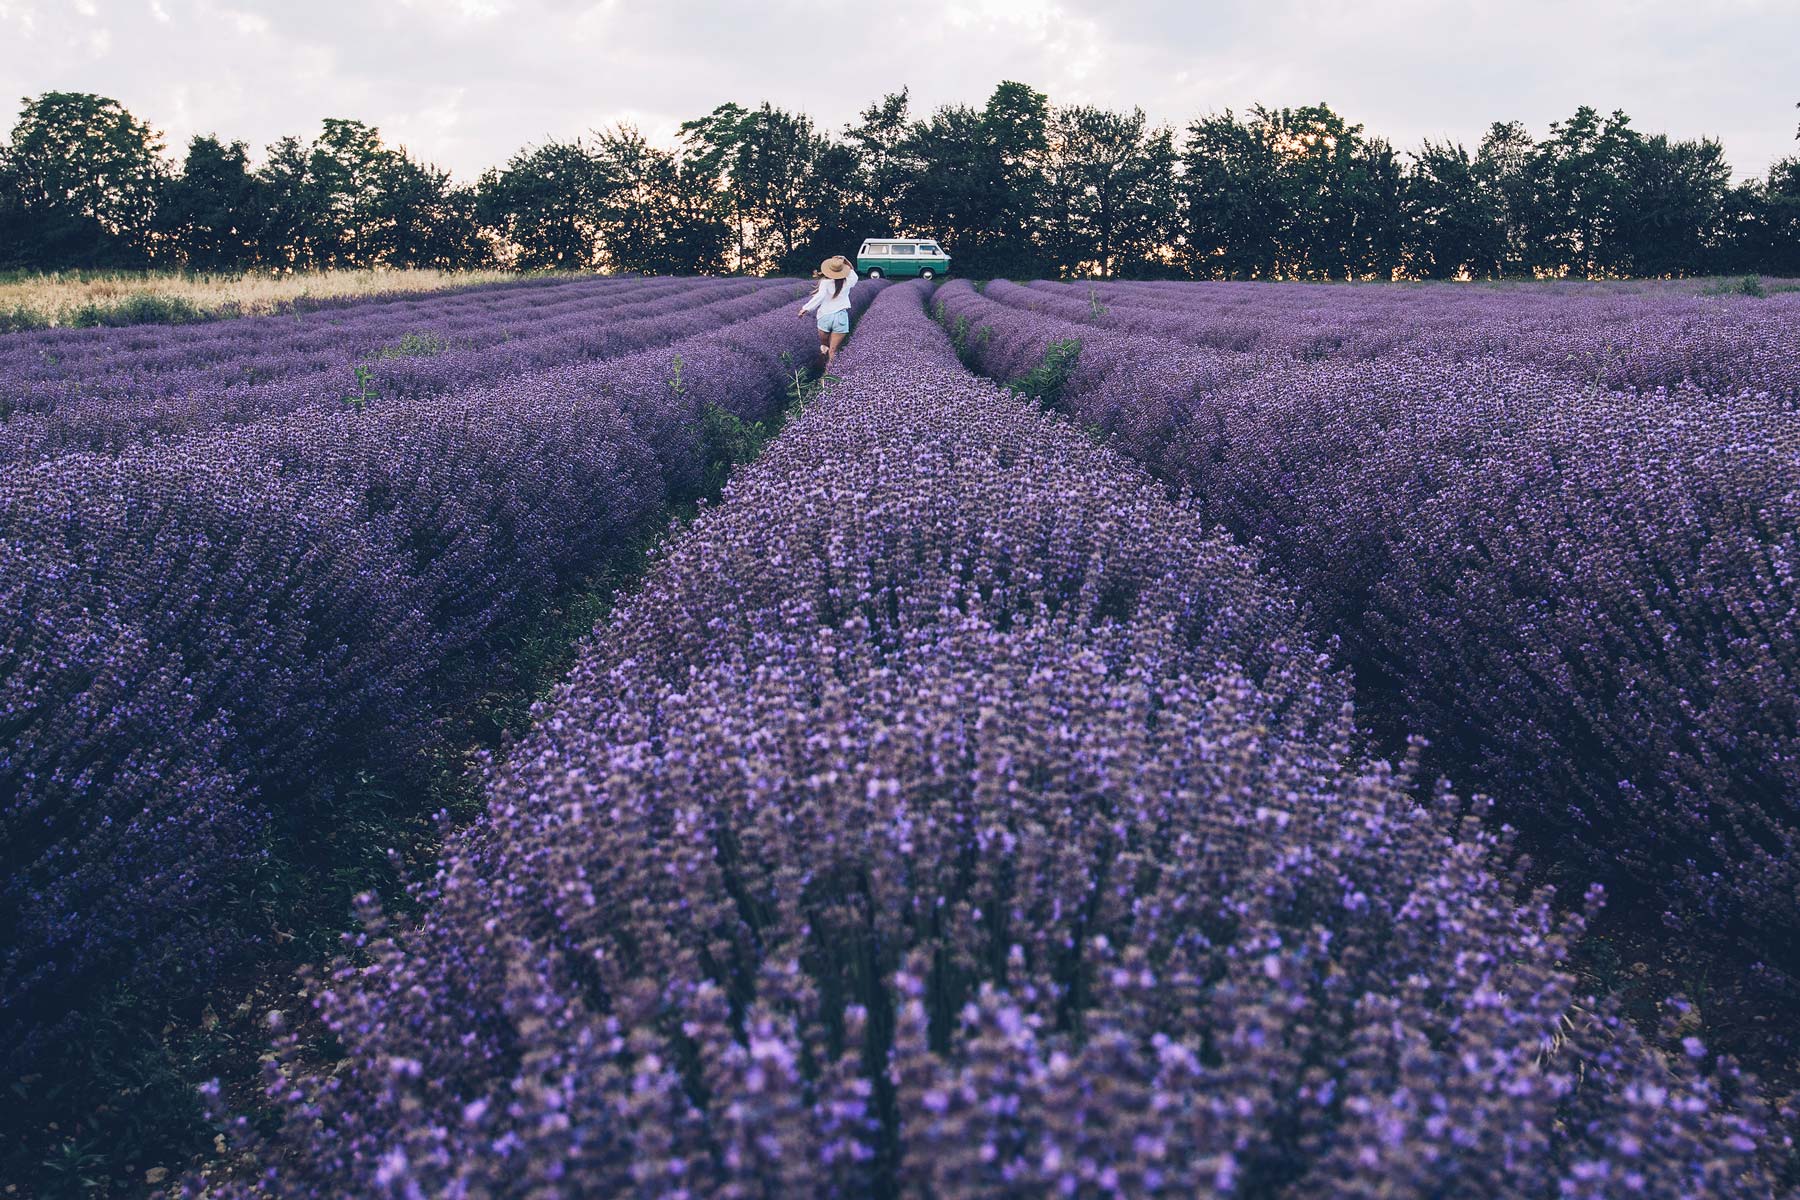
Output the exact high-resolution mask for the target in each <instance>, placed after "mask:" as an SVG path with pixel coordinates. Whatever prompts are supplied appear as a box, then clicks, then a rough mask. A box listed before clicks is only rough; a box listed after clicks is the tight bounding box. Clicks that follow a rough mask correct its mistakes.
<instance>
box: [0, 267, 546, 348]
mask: <svg viewBox="0 0 1800 1200" xmlns="http://www.w3.org/2000/svg"><path fill="white" fill-rule="evenodd" d="M516 278H518V275H517V274H516V273H515V272H511V271H438V270H428V269H412V270H389V269H380V270H353V271H320V272H310V273H301V274H287V275H281V274H265V273H257V274H249V275H188V274H178V273H172V272H152V273H148V274H145V273H141V272H137V273H127V272H118V273H113V272H79V271H74V272H62V273H56V274H41V275H40V274H16V275H5V274H0V332H7V331H13V330H22V329H43V328H49V327H54V326H90V325H135V324H140V323H145V322H169V323H180V322H187V321H206V320H213V319H216V318H219V317H238V316H256V315H259V314H264V313H271V312H281V311H284V310H286V309H288V308H290V307H292V306H293V305H295V304H296V303H300V302H304V301H309V300H343V299H350V298H360V297H370V296H384V295H394V294H399V293H407V292H435V291H442V290H444V289H446V288H460V287H471V286H474V285H476V284H483V283H498V282H502V281H504V280H509V279H516Z"/></svg>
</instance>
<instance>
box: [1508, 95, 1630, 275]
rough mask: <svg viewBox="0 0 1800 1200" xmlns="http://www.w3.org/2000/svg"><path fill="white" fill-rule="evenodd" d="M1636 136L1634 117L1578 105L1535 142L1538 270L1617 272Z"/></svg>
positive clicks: (1533, 213)
mask: <svg viewBox="0 0 1800 1200" xmlns="http://www.w3.org/2000/svg"><path fill="white" fill-rule="evenodd" d="M1640 141H1641V138H1640V136H1639V134H1638V132H1637V131H1636V130H1635V129H1633V128H1631V118H1630V117H1627V116H1626V115H1625V114H1624V113H1622V112H1614V113H1613V114H1612V115H1611V116H1609V117H1606V118H1604V119H1602V118H1601V117H1600V115H1599V113H1598V112H1596V111H1595V110H1594V109H1592V108H1590V107H1588V106H1586V105H1583V106H1582V107H1580V108H1578V109H1576V110H1575V115H1574V116H1572V117H1570V118H1569V119H1568V120H1566V121H1557V122H1554V123H1552V124H1551V126H1550V136H1549V137H1547V138H1545V139H1544V140H1543V141H1541V142H1539V143H1537V145H1536V146H1535V147H1534V148H1533V150H1532V153H1531V157H1530V160H1529V162H1528V163H1527V165H1526V174H1527V177H1528V178H1529V179H1530V184H1531V191H1530V197H1531V198H1530V201H1529V206H1528V209H1527V211H1528V214H1529V216H1528V229H1529V234H1528V242H1529V244H1530V246H1531V249H1532V261H1531V265H1532V266H1533V267H1534V268H1535V269H1537V270H1538V271H1539V272H1541V273H1547V274H1558V275H1560V274H1573V275H1578V276H1583V277H1587V278H1594V277H1598V276H1602V275H1609V274H1618V273H1620V272H1622V271H1623V270H1625V269H1626V268H1627V267H1628V266H1629V263H1628V261H1627V251H1626V247H1625V246H1624V244H1623V243H1622V242H1621V241H1620V239H1619V237H1618V229H1619V222H1620V221H1621V219H1622V217H1623V215H1624V213H1625V210H1626V209H1627V207H1628V206H1629V204H1630V195H1629V189H1630V182H1629V177H1630V160H1631V158H1632V157H1633V155H1634V154H1635V153H1636V151H1637V149H1638V145H1639V143H1640Z"/></svg>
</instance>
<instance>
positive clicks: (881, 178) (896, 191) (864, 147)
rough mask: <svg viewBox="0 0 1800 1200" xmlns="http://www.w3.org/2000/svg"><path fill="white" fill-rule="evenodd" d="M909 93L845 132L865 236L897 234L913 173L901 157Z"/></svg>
mask: <svg viewBox="0 0 1800 1200" xmlns="http://www.w3.org/2000/svg"><path fill="white" fill-rule="evenodd" d="M907 105H908V93H907V92H906V90H905V89H901V90H900V91H898V92H890V93H889V94H888V95H886V96H883V97H882V98H881V100H880V101H879V102H878V103H876V104H872V105H870V106H869V107H868V108H865V109H864V110H863V111H862V113H861V115H860V116H859V118H858V120H857V121H856V123H854V124H851V125H846V126H845V127H844V142H845V145H846V147H847V148H848V149H849V151H850V153H851V154H852V156H853V161H854V167H853V172H854V173H853V179H854V181H855V186H854V203H855V205H856V207H857V208H858V209H859V210H860V211H861V213H862V214H864V218H865V220H866V222H867V226H868V228H867V230H866V231H865V235H866V236H873V237H880V236H881V235H883V234H888V235H890V236H892V235H895V234H898V233H899V231H900V227H901V221H902V218H901V215H900V214H901V212H902V211H903V210H904V208H905V199H904V197H905V193H906V189H907V187H908V185H909V184H910V183H911V182H912V175H913V171H912V168H911V163H910V161H909V159H908V158H907V155H906V139H907V131H908V124H909V117H908V115H907Z"/></svg>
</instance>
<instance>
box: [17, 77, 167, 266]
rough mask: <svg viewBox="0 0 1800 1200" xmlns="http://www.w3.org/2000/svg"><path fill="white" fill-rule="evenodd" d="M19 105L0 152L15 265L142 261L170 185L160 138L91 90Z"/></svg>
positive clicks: (54, 94)
mask: <svg viewBox="0 0 1800 1200" xmlns="http://www.w3.org/2000/svg"><path fill="white" fill-rule="evenodd" d="M24 105H25V107H24V110H23V111H22V112H21V113H20V114H19V120H18V123H17V124H15V125H14V126H13V130H12V140H11V144H10V145H9V146H8V147H7V150H6V174H7V179H8V183H9V186H10V189H11V191H12V194H13V196H14V198H15V199H14V202H13V203H14V205H15V206H16V207H15V214H16V215H15V217H14V219H15V220H16V221H17V222H18V225H19V227H20V229H21V231H22V233H23V235H24V236H23V239H22V241H21V243H20V245H19V248H18V250H17V251H16V253H17V257H18V259H19V260H20V263H21V265H30V266H39V267H71V266H80V267H93V266H138V265H142V264H143V263H144V262H146V261H147V260H148V258H149V256H150V253H151V251H152V245H153V240H154V239H153V233H154V229H153V225H154V218H155V215H156V207H157V203H158V201H159V200H160V198H161V195H162V192H163V189H164V187H165V186H166V184H167V179H168V170H167V166H166V164H165V163H164V162H163V158H162V153H163V143H162V138H161V136H160V135H159V134H157V133H156V132H155V131H154V130H153V129H151V128H150V126H148V125H146V124H145V123H144V122H142V121H140V120H138V119H137V118H136V117H134V116H132V115H131V114H130V113H129V112H127V111H126V110H125V108H124V107H123V106H122V105H120V104H119V102H118V101H116V100H108V99H106V98H105V97H103V96H95V95H92V94H90V93H87V92H45V93H44V94H43V95H41V96H39V97H37V98H36V99H27V100H26V101H24Z"/></svg>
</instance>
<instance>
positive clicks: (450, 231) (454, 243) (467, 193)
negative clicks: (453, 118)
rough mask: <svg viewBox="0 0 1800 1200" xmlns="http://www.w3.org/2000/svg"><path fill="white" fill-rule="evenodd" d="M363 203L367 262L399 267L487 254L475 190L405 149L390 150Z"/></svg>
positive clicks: (464, 262) (460, 262) (467, 261)
mask: <svg viewBox="0 0 1800 1200" xmlns="http://www.w3.org/2000/svg"><path fill="white" fill-rule="evenodd" d="M367 186H368V188H369V195H368V196H367V197H366V199H365V201H364V203H363V205H362V213H363V216H364V219H365V220H366V221H367V228H366V230H365V232H364V246H363V254H364V258H363V261H364V262H365V263H378V264H381V265H384V266H395V267H440V268H453V267H458V266H472V265H474V264H475V263H476V262H477V261H478V260H480V259H481V258H482V257H483V247H482V244H481V240H480V238H479V236H478V232H477V230H478V226H477V221H476V198H475V191H474V189H473V188H467V187H458V186H456V185H455V184H454V183H452V182H451V179H450V174H449V172H447V171H442V170H439V169H438V168H437V167H434V166H431V165H429V164H427V163H421V162H418V161H416V160H415V159H413V158H412V156H410V155H409V154H407V152H406V149H405V148H404V147H402V148H400V149H399V150H397V151H391V152H388V153H386V154H384V155H383V156H382V157H381V158H380V160H379V161H378V163H377V167H376V170H375V172H374V175H373V178H372V179H370V180H368V181H367Z"/></svg>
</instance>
